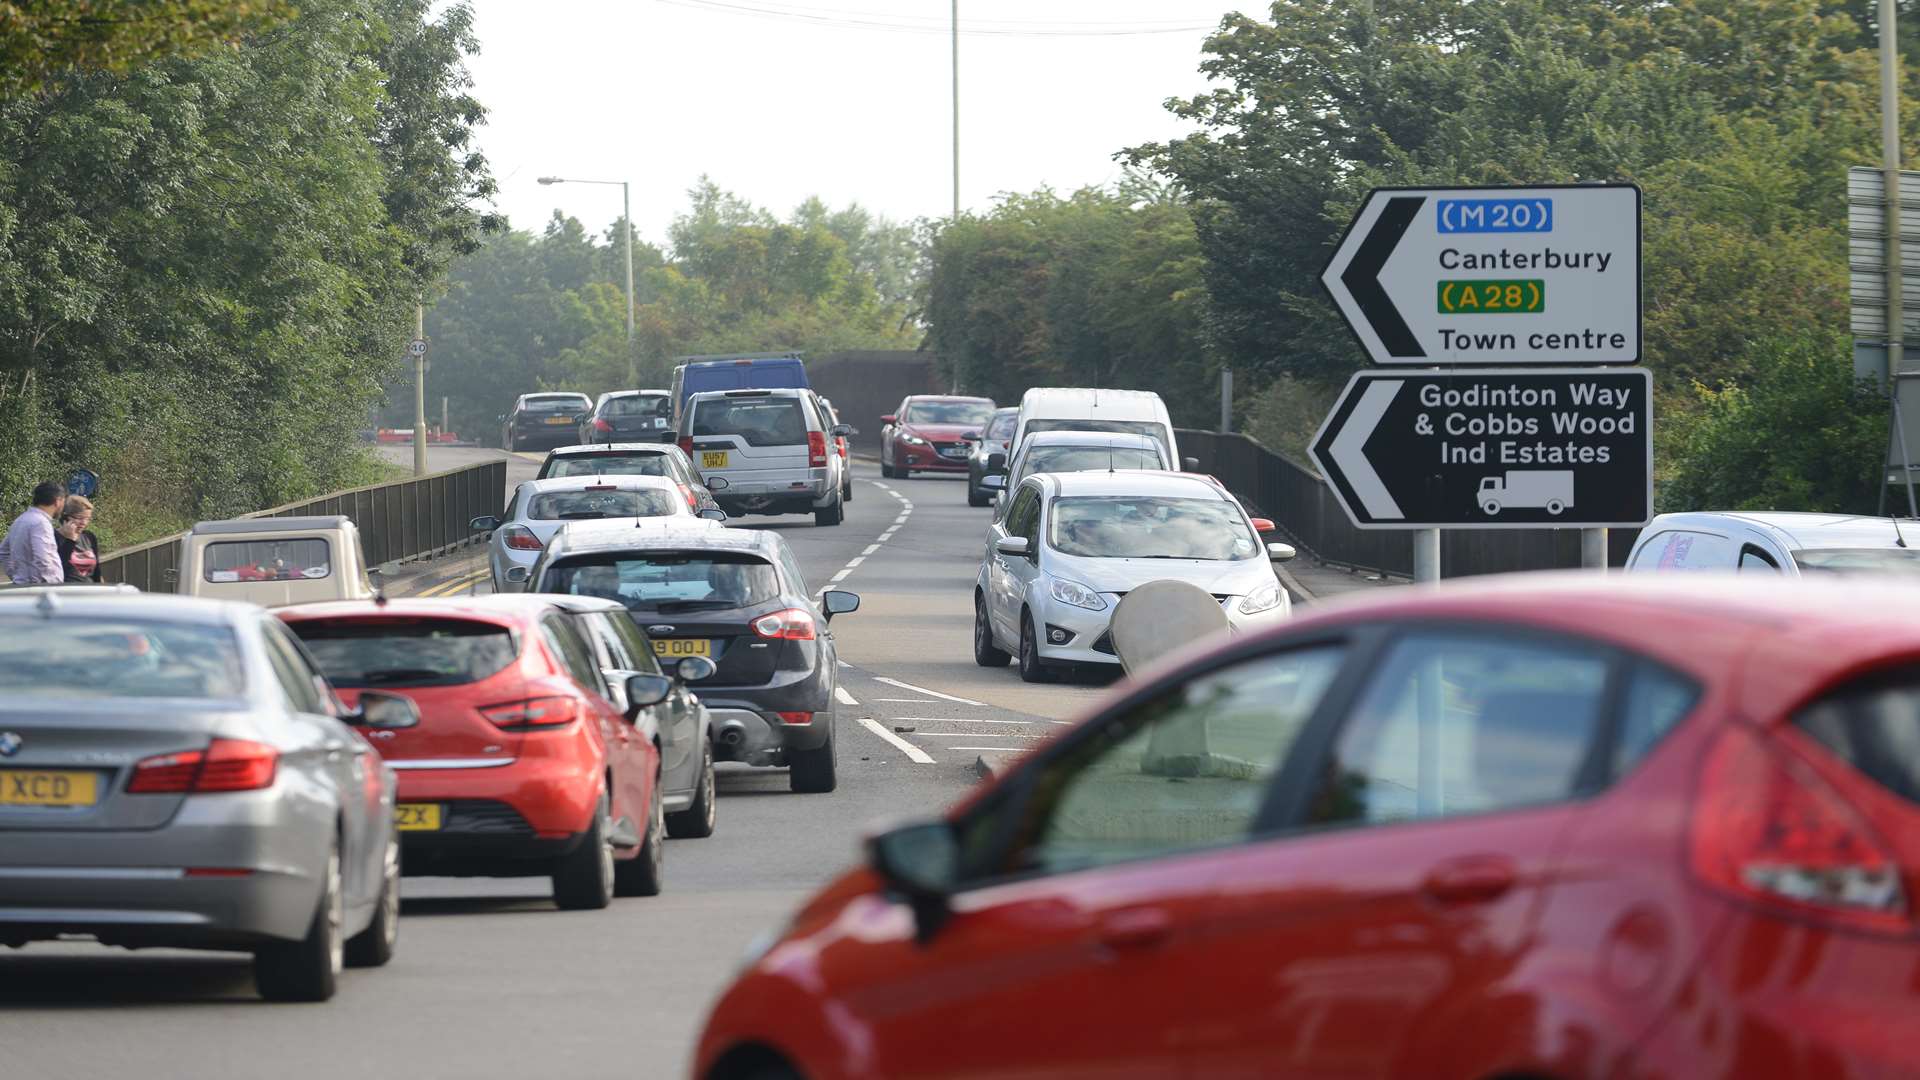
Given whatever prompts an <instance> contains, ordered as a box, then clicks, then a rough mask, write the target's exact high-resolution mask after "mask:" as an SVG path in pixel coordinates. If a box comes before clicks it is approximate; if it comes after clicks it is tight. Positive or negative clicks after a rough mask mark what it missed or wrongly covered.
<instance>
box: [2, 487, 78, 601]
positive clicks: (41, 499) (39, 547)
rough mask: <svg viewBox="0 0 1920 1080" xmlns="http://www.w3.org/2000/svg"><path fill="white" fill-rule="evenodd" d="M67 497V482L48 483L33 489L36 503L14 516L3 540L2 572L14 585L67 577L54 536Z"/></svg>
mask: <svg viewBox="0 0 1920 1080" xmlns="http://www.w3.org/2000/svg"><path fill="white" fill-rule="evenodd" d="M66 497H67V489H66V486H65V485H64V484H55V483H46V484H41V485H39V486H38V487H36V488H34V489H33V505H32V506H30V507H28V508H27V510H26V512H25V513H23V514H21V515H20V516H19V517H17V518H14V519H13V525H12V526H11V527H10V528H8V529H7V537H6V539H5V540H0V573H4V574H6V575H7V580H9V581H11V582H13V583H14V584H15V585H58V584H60V583H61V582H63V581H65V580H67V572H66V570H65V568H63V567H62V566H61V565H60V548H59V546H58V545H56V544H55V543H54V539H53V519H54V518H55V517H56V516H57V515H58V514H59V513H60V504H61V503H62V502H64V501H65V500H66Z"/></svg>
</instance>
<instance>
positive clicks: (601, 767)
mask: <svg viewBox="0 0 1920 1080" xmlns="http://www.w3.org/2000/svg"><path fill="white" fill-rule="evenodd" d="M275 614H276V615H278V616H280V618H282V619H284V620H286V623H287V625H288V627H289V628H290V629H292V630H293V632H294V633H295V634H296V635H298V636H299V638H300V640H301V641H302V642H304V643H305V644H306V646H307V648H308V650H309V651H311V652H312V653H313V655H314V657H315V658H316V659H317V660H318V661H319V662H320V666H321V668H322V670H323V671H325V673H326V675H327V678H328V679H329V680H330V681H331V682H332V683H333V685H334V686H335V687H337V688H339V692H340V696H341V697H342V698H343V699H345V700H346V701H347V702H348V703H349V704H350V705H351V703H353V702H354V701H355V700H356V699H357V697H358V695H359V693H360V691H362V690H372V689H379V690H383V691H392V692H396V693H400V694H404V695H405V696H407V697H409V698H412V699H413V701H414V703H415V704H416V705H417V706H418V707H419V709H420V716H421V720H420V723H419V725H418V726H416V727H412V728H406V729H402V730H393V729H378V730H367V731H365V732H363V734H365V735H366V736H368V738H369V740H370V741H371V742H372V743H373V745H374V747H375V748H376V749H378V750H379V751H380V756H381V757H383V758H385V759H386V761H387V763H388V764H389V765H391V766H393V768H394V771H395V772H396V773H398V774H399V779H400V788H399V793H398V804H399V805H398V806H397V807H396V809H395V822H396V825H397V826H398V828H399V830H400V837H401V869H402V872H404V873H407V874H432V875H453V876H470V877H540V876H549V875H550V876H551V877H552V878H553V896H554V900H555V902H556V903H558V904H559V906H560V907H561V908H564V909H584V908H601V907H605V906H607V904H608V903H609V902H610V901H611V900H612V898H613V897H614V896H615V895H621V896H651V895H654V894H656V893H658V892H659V891H660V871H661V866H660V858H661V845H662V843H663V842H664V841H665V830H664V822H663V817H662V812H661V811H662V807H661V791H660V785H659V783H658V778H659V775H660V750H659V734H658V732H657V731H655V730H653V727H654V718H653V716H652V713H651V711H650V709H649V708H648V707H649V706H651V705H653V704H655V703H657V702H659V701H661V700H664V699H665V697H666V696H667V694H668V693H669V692H670V691H671V689H672V684H671V682H669V681H668V679H667V678H666V677H665V676H662V675H640V676H635V677H634V678H633V679H630V680H627V682H626V684H625V685H624V686H623V687H622V688H621V689H620V690H619V691H618V692H616V691H615V689H614V688H612V687H610V686H608V685H607V683H606V681H605V679H606V676H605V673H603V672H602V671H601V670H600V668H599V666H598V665H597V663H596V661H595V659H594V655H595V654H594V651H593V647H592V645H591V643H590V641H589V640H588V635H589V634H590V633H592V628H590V627H585V626H582V625H581V624H580V622H579V620H580V619H583V618H586V617H589V615H591V616H592V617H599V613H587V614H580V615H575V614H570V613H568V612H566V611H563V610H561V609H560V608H557V607H555V606H553V605H552V604H550V603H547V602H545V601H543V600H541V599H540V598H539V597H535V596H524V595H522V596H485V597H464V598H459V599H441V600H392V601H386V602H380V601H345V602H340V603H320V604H302V605H297V606H294V607H288V608H282V609H280V610H279V611H276V612H275ZM621 617H624V615H622V616H621ZM636 684H638V685H636ZM614 696H625V697H626V698H627V699H628V700H629V713H628V714H627V715H622V713H621V712H620V710H619V709H617V708H616V707H615V706H614V705H613V704H612V702H611V700H610V698H612V697H614Z"/></svg>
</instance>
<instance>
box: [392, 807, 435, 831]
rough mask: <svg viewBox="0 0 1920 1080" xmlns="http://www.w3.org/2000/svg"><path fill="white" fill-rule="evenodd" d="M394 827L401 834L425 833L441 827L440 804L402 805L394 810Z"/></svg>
mask: <svg viewBox="0 0 1920 1080" xmlns="http://www.w3.org/2000/svg"><path fill="white" fill-rule="evenodd" d="M393 827H394V828H395V829H398V830H400V831H401V832H424V831H428V830H432V829H437V828H439V827H440V804H439V803H430V802H429V803H401V804H400V805H398V806H396V807H394V808H393Z"/></svg>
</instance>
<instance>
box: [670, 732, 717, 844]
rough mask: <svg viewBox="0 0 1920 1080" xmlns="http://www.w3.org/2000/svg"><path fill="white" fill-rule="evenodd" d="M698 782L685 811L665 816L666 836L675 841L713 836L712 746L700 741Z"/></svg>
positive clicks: (715, 817)
mask: <svg viewBox="0 0 1920 1080" xmlns="http://www.w3.org/2000/svg"><path fill="white" fill-rule="evenodd" d="M702 742H704V743H705V745H704V746H703V747H702V748H701V753H700V756H701V762H700V780H699V782H698V783H697V784H695V785H694V788H693V802H691V803H688V804H687V808H686V809H685V810H681V811H678V812H676V813H672V814H668V815H667V835H668V836H671V837H673V838H674V839H676V840H700V839H704V838H706V837H709V836H712V835H713V826H714V822H715V820H716V819H717V818H718V816H719V815H718V814H716V813H715V811H714V803H715V802H716V801H717V800H716V799H715V798H714V794H715V793H714V780H713V744H712V743H711V742H706V741H705V740H702Z"/></svg>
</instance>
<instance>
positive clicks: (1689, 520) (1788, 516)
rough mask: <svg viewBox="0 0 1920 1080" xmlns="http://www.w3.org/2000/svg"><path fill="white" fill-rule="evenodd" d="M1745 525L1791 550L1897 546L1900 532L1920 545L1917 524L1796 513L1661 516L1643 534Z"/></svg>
mask: <svg viewBox="0 0 1920 1080" xmlns="http://www.w3.org/2000/svg"><path fill="white" fill-rule="evenodd" d="M1733 525H1745V526H1748V527H1751V528H1756V529H1761V530H1771V531H1772V532H1773V533H1774V534H1775V535H1777V536H1778V537H1779V538H1780V539H1782V540H1784V541H1785V542H1786V544H1787V546H1788V547H1791V548H1876V547H1887V548H1890V547H1899V546H1901V544H1900V541H1901V540H1902V539H1904V537H1903V536H1902V533H1901V530H1902V529H1904V530H1905V531H1907V532H1911V533H1912V534H1913V536H1912V539H1911V541H1910V542H1912V543H1920V521H1913V520H1911V519H1909V520H1908V521H1906V522H1904V523H1901V524H1900V525H1899V526H1898V527H1897V528H1896V522H1895V519H1893V518H1888V517H1866V516H1863V515H1859V514H1817V513H1807V512H1803V511H1796V510H1733V511H1701V512H1697V513H1684V514H1662V515H1660V516H1659V517H1657V518H1654V519H1653V521H1652V522H1650V523H1649V524H1648V525H1647V527H1646V529H1645V530H1644V532H1643V533H1642V535H1644V536H1652V535H1654V534H1655V533H1657V532H1662V531H1665V530H1668V529H1682V530H1685V529H1690V528H1691V529H1702V528H1705V529H1725V528H1728V527H1730V526H1733Z"/></svg>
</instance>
